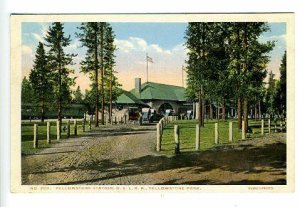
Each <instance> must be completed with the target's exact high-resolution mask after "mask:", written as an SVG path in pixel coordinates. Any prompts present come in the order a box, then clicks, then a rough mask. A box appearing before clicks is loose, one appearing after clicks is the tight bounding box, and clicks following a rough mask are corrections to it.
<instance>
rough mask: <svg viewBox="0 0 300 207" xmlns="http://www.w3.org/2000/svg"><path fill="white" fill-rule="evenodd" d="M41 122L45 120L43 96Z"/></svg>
mask: <svg viewBox="0 0 300 207" xmlns="http://www.w3.org/2000/svg"><path fill="white" fill-rule="evenodd" d="M41 115H42V116H41V122H44V120H45V101H44V98H42V114H41Z"/></svg>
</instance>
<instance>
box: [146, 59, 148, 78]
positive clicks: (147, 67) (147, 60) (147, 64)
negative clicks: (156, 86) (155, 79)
mask: <svg viewBox="0 0 300 207" xmlns="http://www.w3.org/2000/svg"><path fill="white" fill-rule="evenodd" d="M146 61H147V71H146V73H147V82H146V83H148V54H147V53H146Z"/></svg>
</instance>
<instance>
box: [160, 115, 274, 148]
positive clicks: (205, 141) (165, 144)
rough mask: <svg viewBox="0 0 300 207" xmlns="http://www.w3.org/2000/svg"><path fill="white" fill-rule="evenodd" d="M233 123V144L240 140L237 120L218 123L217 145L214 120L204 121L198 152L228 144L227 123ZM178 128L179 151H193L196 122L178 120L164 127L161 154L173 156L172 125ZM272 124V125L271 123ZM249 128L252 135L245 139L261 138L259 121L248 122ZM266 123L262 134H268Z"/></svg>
mask: <svg viewBox="0 0 300 207" xmlns="http://www.w3.org/2000/svg"><path fill="white" fill-rule="evenodd" d="M230 121H232V122H233V124H232V125H233V126H232V127H233V142H237V141H239V140H241V138H242V133H241V131H240V130H238V123H237V120H227V121H225V122H224V121H219V144H218V145H216V144H215V143H214V139H215V135H214V133H215V123H216V120H209V121H205V124H204V128H201V129H200V150H207V149H210V148H212V147H216V146H220V145H223V144H228V143H229V135H228V134H229V122H230ZM175 124H176V125H179V128H180V135H179V137H180V151H181V152H188V151H194V150H195V142H196V140H195V138H196V124H197V121H196V120H178V121H174V122H172V123H169V124H168V125H166V126H165V128H164V130H163V136H162V146H161V152H162V153H164V154H174V147H175V143H174V125H175ZM271 124H274V123H271ZM249 126H250V128H251V129H252V133H248V134H247V137H248V138H249V137H252V138H253V137H257V138H262V135H261V121H256V122H255V121H254V120H249ZM267 127H268V126H267V121H265V128H264V132H265V133H268V128H267Z"/></svg>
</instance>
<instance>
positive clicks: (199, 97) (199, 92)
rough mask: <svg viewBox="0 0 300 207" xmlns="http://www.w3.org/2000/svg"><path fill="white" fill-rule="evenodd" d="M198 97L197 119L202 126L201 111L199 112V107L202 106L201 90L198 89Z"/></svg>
mask: <svg viewBox="0 0 300 207" xmlns="http://www.w3.org/2000/svg"><path fill="white" fill-rule="evenodd" d="M198 99H199V103H198V111H199V115H198V121H199V126H202V113H201V108H202V103H201V90H199V91H198Z"/></svg>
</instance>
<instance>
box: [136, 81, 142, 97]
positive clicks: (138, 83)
mask: <svg viewBox="0 0 300 207" xmlns="http://www.w3.org/2000/svg"><path fill="white" fill-rule="evenodd" d="M134 82H135V92H136V93H137V94H140V93H141V89H142V88H141V87H142V86H141V78H135V79H134Z"/></svg>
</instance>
